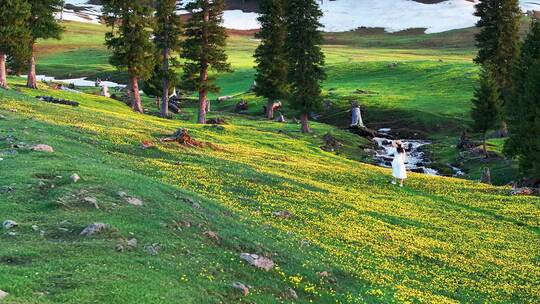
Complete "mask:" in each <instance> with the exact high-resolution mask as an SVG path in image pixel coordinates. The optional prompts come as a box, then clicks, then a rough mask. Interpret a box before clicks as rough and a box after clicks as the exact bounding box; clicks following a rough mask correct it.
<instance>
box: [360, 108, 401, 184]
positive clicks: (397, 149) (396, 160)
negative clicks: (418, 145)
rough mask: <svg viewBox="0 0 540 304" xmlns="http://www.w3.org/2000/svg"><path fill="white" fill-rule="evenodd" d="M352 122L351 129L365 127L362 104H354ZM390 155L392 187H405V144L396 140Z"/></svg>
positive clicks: (389, 152)
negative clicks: (391, 158)
mask: <svg viewBox="0 0 540 304" xmlns="http://www.w3.org/2000/svg"><path fill="white" fill-rule="evenodd" d="M351 114H352V122H351V128H358V127H362V128H365V126H364V121H363V120H362V111H361V110H360V103H358V102H353V103H352V109H351ZM388 155H389V156H392V157H393V160H392V177H393V180H392V181H391V183H392V185H397V184H398V182H399V186H400V187H403V183H404V181H405V179H407V167H406V166H405V163H406V162H407V151H406V150H405V147H404V145H403V143H402V142H401V141H400V140H395V141H393V142H392V149H390V150H389V151H388Z"/></svg>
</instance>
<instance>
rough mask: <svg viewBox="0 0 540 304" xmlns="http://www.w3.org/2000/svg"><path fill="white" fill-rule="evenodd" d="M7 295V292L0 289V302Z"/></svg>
mask: <svg viewBox="0 0 540 304" xmlns="http://www.w3.org/2000/svg"><path fill="white" fill-rule="evenodd" d="M8 295H9V293H7V292H5V291H3V290H1V289H0V302H1V301H2V300H3V299H4V298H5V297H7V296H8Z"/></svg>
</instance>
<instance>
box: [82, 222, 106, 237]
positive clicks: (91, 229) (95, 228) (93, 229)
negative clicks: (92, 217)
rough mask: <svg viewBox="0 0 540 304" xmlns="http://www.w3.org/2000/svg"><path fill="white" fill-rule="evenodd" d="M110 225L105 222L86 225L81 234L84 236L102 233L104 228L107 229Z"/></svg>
mask: <svg viewBox="0 0 540 304" xmlns="http://www.w3.org/2000/svg"><path fill="white" fill-rule="evenodd" d="M108 227H109V226H108V225H107V224H103V223H92V224H89V225H88V226H86V228H84V230H83V231H82V232H81V234H80V235H82V236H92V235H94V234H97V233H100V232H102V231H103V230H105V229H107V228H108Z"/></svg>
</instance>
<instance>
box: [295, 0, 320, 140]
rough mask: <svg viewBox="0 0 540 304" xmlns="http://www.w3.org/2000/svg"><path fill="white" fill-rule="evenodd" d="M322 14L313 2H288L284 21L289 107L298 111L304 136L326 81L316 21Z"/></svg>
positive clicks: (318, 27)
mask: <svg viewBox="0 0 540 304" xmlns="http://www.w3.org/2000/svg"><path fill="white" fill-rule="evenodd" d="M321 16H322V12H321V10H320V8H319V6H318V4H317V3H316V1H315V0H289V1H288V4H287V7H286V13H285V21H286V26H287V38H286V43H285V49H286V51H287V57H288V67H289V81H290V82H291V86H292V88H291V89H292V92H291V97H290V102H291V106H292V107H293V108H295V109H297V110H299V111H300V114H301V122H302V128H301V131H302V132H303V133H309V132H311V130H310V127H309V121H308V118H309V113H310V112H312V111H315V110H317V109H319V108H320V106H321V103H322V98H321V82H322V81H323V80H324V79H325V77H326V74H325V72H324V69H323V66H324V55H323V53H322V51H321V47H320V44H322V42H323V37H322V33H321V32H320V30H319V29H320V27H321V23H320V22H319V18H320V17H321Z"/></svg>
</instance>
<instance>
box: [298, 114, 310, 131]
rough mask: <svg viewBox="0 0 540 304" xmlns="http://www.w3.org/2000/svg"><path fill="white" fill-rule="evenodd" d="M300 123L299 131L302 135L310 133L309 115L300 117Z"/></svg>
mask: <svg viewBox="0 0 540 304" xmlns="http://www.w3.org/2000/svg"><path fill="white" fill-rule="evenodd" d="M300 122H301V124H302V127H301V129H300V130H301V131H302V133H311V129H310V127H309V115H308V114H307V113H305V114H302V115H301V116H300Z"/></svg>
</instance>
